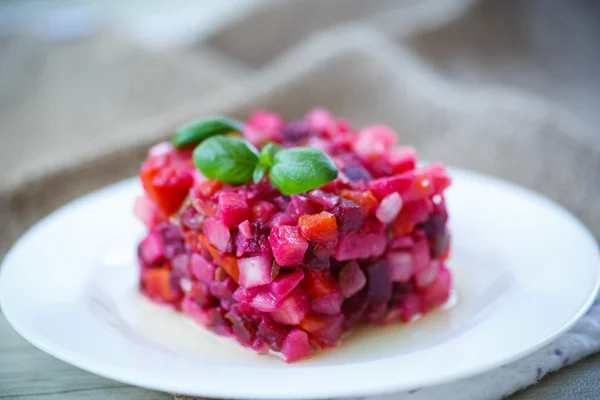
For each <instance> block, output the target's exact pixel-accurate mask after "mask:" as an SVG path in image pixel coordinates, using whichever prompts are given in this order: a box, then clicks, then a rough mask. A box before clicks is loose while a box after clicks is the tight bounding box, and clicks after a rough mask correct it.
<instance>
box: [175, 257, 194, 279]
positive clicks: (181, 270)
mask: <svg viewBox="0 0 600 400" xmlns="http://www.w3.org/2000/svg"><path fill="white" fill-rule="evenodd" d="M171 268H172V270H173V273H175V274H177V275H179V276H181V277H186V278H188V277H189V276H190V255H189V254H187V253H181V254H178V255H176V256H175V257H173V259H172V260H171Z"/></svg>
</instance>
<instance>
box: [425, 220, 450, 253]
mask: <svg viewBox="0 0 600 400" xmlns="http://www.w3.org/2000/svg"><path fill="white" fill-rule="evenodd" d="M421 227H422V228H423V230H424V231H425V234H426V235H427V239H428V240H429V243H430V244H431V257H432V258H438V257H440V256H441V255H443V254H444V252H445V251H446V249H447V247H448V245H449V241H450V235H449V234H448V229H447V227H446V221H444V217H443V215H442V214H440V213H433V214H431V216H430V217H429V219H427V221H425V222H424V223H423V224H422V225H421Z"/></svg>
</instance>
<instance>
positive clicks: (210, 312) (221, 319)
mask: <svg viewBox="0 0 600 400" xmlns="http://www.w3.org/2000/svg"><path fill="white" fill-rule="evenodd" d="M181 308H182V310H183V312H184V313H186V314H187V315H189V316H190V317H192V318H193V319H194V320H195V321H196V322H197V323H199V324H200V325H202V326H205V327H207V328H209V329H210V330H212V331H214V332H216V333H218V334H220V335H225V336H229V335H230V334H231V328H230V324H229V322H228V321H227V320H226V319H225V316H224V312H223V310H221V309H220V308H219V307H207V306H200V305H199V304H198V303H196V302H195V301H194V300H193V299H192V298H190V297H186V298H185V299H184V300H183V303H182V307H181Z"/></svg>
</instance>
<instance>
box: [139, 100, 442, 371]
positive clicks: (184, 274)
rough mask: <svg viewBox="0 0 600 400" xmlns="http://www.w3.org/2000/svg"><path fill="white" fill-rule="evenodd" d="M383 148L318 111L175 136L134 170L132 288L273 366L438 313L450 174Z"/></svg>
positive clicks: (219, 123) (389, 135) (199, 125)
mask: <svg viewBox="0 0 600 400" xmlns="http://www.w3.org/2000/svg"><path fill="white" fill-rule="evenodd" d="M396 142H397V135H396V133H395V132H393V131H392V130H391V129H390V128H388V127H386V126H384V125H373V126H369V127H366V128H362V129H358V130H357V129H354V128H353V127H352V126H351V125H350V124H349V123H348V122H346V121H344V120H340V119H337V118H335V117H334V116H333V115H331V113H330V112H328V111H327V110H325V109H315V110H313V111H311V112H309V113H308V114H307V115H306V116H305V117H304V118H301V119H297V120H292V121H285V120H284V119H283V118H282V117H281V116H279V115H277V114H275V113H270V112H266V111H256V112H254V113H253V114H252V115H250V117H249V118H248V119H247V121H245V122H238V121H235V120H230V119H226V118H212V119H205V120H200V121H195V122H192V123H190V124H188V125H186V126H183V127H181V128H180V129H178V130H177V131H176V133H175V135H174V138H173V142H172V143H167V142H165V143H160V144H158V145H156V146H154V147H153V148H152V149H150V151H149V153H148V156H147V158H146V160H145V161H144V163H143V165H142V167H141V172H140V178H141V181H142V184H143V188H144V194H143V195H142V196H140V197H138V199H137V200H136V203H135V213H136V215H137V216H138V217H139V218H140V220H141V221H142V222H143V223H144V224H145V225H146V227H147V234H146V235H145V237H144V238H143V240H142V241H141V243H140V245H139V249H138V259H139V267H140V290H141V292H142V293H143V294H144V295H145V296H147V297H148V298H149V299H151V300H152V301H154V302H157V303H163V304H168V305H170V306H172V307H173V308H174V309H176V310H178V311H181V312H183V313H185V314H186V315H188V316H190V317H191V318H193V319H194V320H195V321H196V322H198V323H199V324H200V325H202V326H203V327H205V328H206V329H209V330H211V331H213V332H215V333H217V334H219V335H223V336H227V337H230V338H233V339H235V340H236V341H237V342H239V343H240V344H241V345H242V346H245V347H247V348H249V349H252V350H253V351H255V352H258V353H275V354H278V355H280V356H281V357H282V358H283V359H284V360H286V361H287V362H294V361H298V360H301V359H304V358H307V357H310V356H311V355H312V354H313V353H314V352H315V351H317V350H318V349H322V348H326V347H331V346H336V345H337V344H339V342H340V339H341V338H342V336H343V335H344V334H345V333H347V332H349V331H351V330H352V329H353V328H355V327H356V326H358V325H364V324H386V323H391V322H396V321H401V322H403V323H407V322H410V321H411V320H413V319H414V318H416V317H417V316H419V315H422V314H425V313H427V312H429V311H431V310H432V309H435V308H436V307H439V306H440V305H442V304H443V303H445V302H446V300H447V299H448V297H449V293H450V288H451V274H450V271H449V270H448V268H447V266H446V259H447V258H448V253H449V244H450V240H449V238H450V236H449V233H448V228H447V226H446V224H447V221H448V214H447V212H446V207H445V203H444V194H443V192H444V190H445V189H446V188H447V187H448V186H449V185H450V178H449V176H448V174H447V172H446V170H445V168H444V167H443V166H442V165H441V164H437V163H434V164H430V165H427V166H424V167H418V166H417V156H416V153H415V151H414V149H412V148H410V147H396V146H395V145H396Z"/></svg>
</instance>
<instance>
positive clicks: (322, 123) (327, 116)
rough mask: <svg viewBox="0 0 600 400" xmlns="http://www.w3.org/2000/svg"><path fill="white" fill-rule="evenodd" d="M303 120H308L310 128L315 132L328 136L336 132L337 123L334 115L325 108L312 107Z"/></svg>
mask: <svg viewBox="0 0 600 400" xmlns="http://www.w3.org/2000/svg"><path fill="white" fill-rule="evenodd" d="M305 120H306V122H308V125H309V126H310V128H311V129H312V130H315V131H317V132H320V133H323V134H325V135H329V136H333V135H335V134H336V133H338V123H337V121H336V119H335V117H334V116H333V114H331V112H329V110H327V109H325V108H321V107H319V108H315V109H313V110H312V111H310V112H309V113H308V114H306V117H305Z"/></svg>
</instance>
